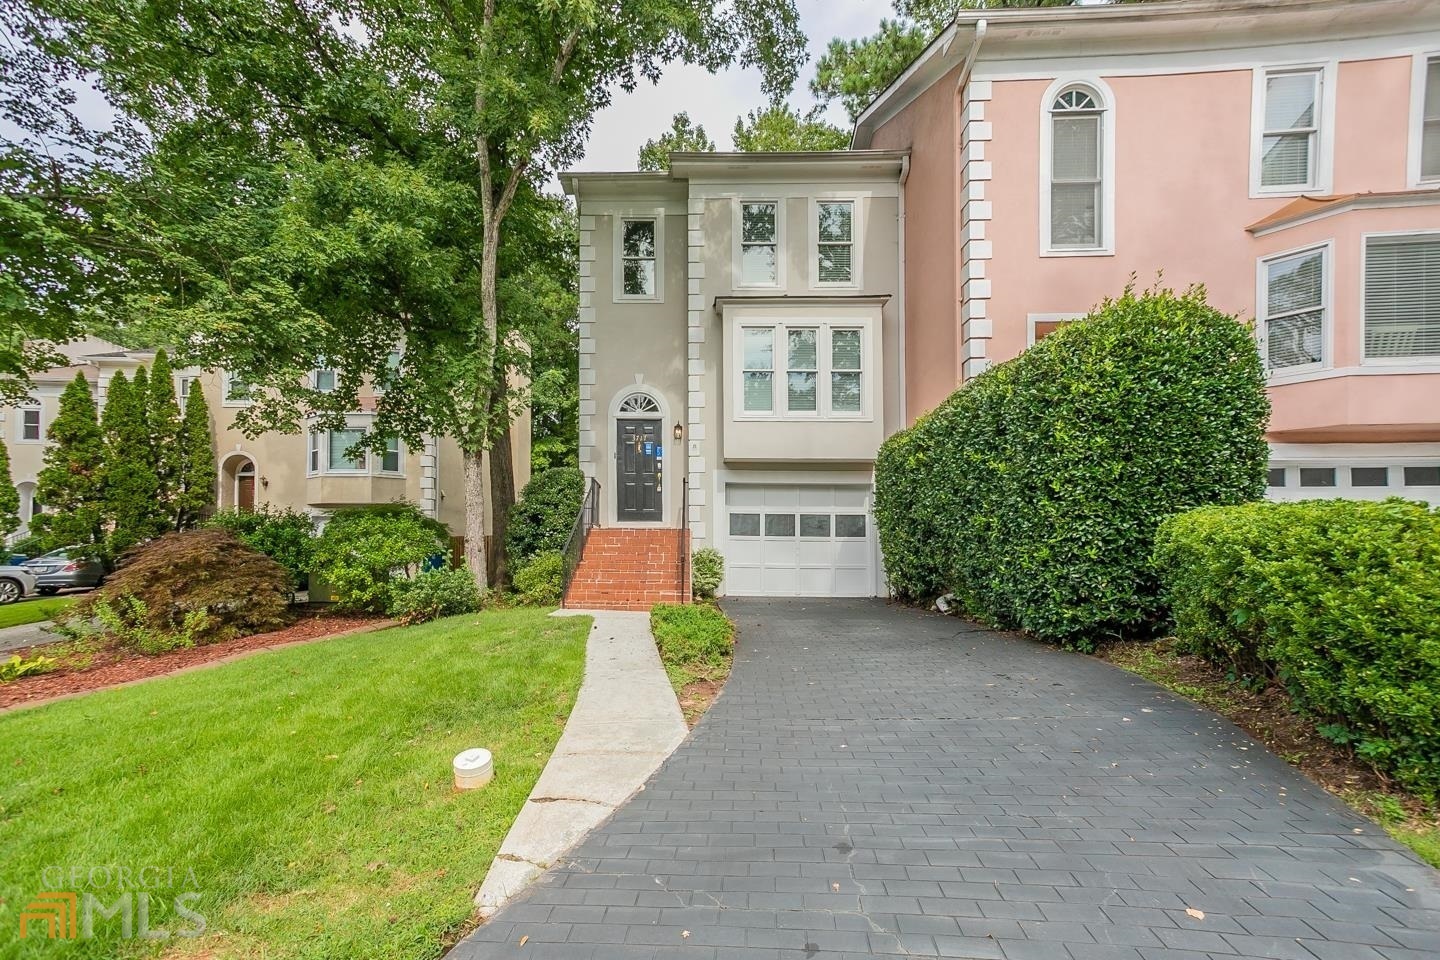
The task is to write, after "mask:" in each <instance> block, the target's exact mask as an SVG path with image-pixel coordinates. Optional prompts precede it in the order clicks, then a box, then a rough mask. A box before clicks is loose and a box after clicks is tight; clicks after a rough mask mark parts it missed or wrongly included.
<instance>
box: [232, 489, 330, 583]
mask: <svg viewBox="0 0 1440 960" xmlns="http://www.w3.org/2000/svg"><path fill="white" fill-rule="evenodd" d="M207 525H208V526H214V527H223V528H224V529H226V530H229V531H230V532H231V533H233V534H235V536H236V537H238V538H239V540H240V542H241V543H244V544H246V545H247V546H251V547H254V548H255V549H256V550H259V551H260V552H261V553H263V554H265V555H266V556H267V557H269V558H270V559H272V560H274V561H275V562H276V563H278V564H280V565H281V566H282V567H284V568H285V569H286V570H288V571H290V580H291V582H292V583H293V584H294V585H295V589H297V590H298V589H300V588H301V587H302V586H304V584H305V582H306V581H307V580H308V579H309V576H310V565H311V564H312V563H313V562H314V557H315V518H314V517H312V516H310V514H308V513H305V512H304V511H302V510H291V509H288V508H286V509H284V510H282V509H279V508H276V507H271V506H270V505H269V504H268V503H266V504H261V505H260V506H259V507H257V508H256V509H254V510H221V511H220V512H219V513H217V514H215V516H213V517H211V518H210V520H209V523H208V524H207Z"/></svg>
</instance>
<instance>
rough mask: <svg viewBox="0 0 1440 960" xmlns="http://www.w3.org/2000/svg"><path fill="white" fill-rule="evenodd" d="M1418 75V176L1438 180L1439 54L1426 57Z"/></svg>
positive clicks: (1439, 153) (1439, 171)
mask: <svg viewBox="0 0 1440 960" xmlns="http://www.w3.org/2000/svg"><path fill="white" fill-rule="evenodd" d="M1422 70H1423V72H1422V74H1421V77H1420V83H1421V90H1420V91H1419V92H1418V96H1419V97H1420V130H1419V132H1418V133H1419V138H1420V143H1419V151H1420V169H1419V171H1418V173H1419V178H1420V181H1421V182H1422V183H1434V182H1436V181H1440V55H1437V56H1433V57H1427V58H1426V59H1425V61H1424V63H1423V65H1422Z"/></svg>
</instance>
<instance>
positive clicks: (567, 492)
mask: <svg viewBox="0 0 1440 960" xmlns="http://www.w3.org/2000/svg"><path fill="white" fill-rule="evenodd" d="M584 498H585V475H584V474H582V473H581V472H580V471H579V470H578V469H576V468H574V467H555V468H554V469H551V470H546V471H545V472H544V473H539V474H536V475H535V476H533V477H531V478H530V482H529V483H527V484H525V489H524V490H522V491H521V492H520V502H519V503H517V504H516V505H515V509H514V510H512V511H511V512H510V527H509V529H508V530H506V532H505V551H506V555H507V556H508V557H509V559H510V567H511V569H514V570H519V569H520V568H521V567H523V566H525V564H526V563H527V562H529V560H530V558H531V557H533V556H535V555H536V554H537V553H539V552H541V551H542V550H564V549H565V541H567V540H568V539H569V538H570V531H571V529H572V528H573V527H574V526H575V518H576V517H577V516H579V514H580V504H581V502H582V501H583V500H584Z"/></svg>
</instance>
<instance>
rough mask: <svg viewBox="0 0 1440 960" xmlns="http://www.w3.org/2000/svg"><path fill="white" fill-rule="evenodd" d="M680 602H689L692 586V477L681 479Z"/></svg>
mask: <svg viewBox="0 0 1440 960" xmlns="http://www.w3.org/2000/svg"><path fill="white" fill-rule="evenodd" d="M679 553H680V558H679V562H680V571H679V573H680V602H681V603H689V602H690V600H691V597H692V593H693V591H692V589H691V586H690V478H689V477H685V478H684V479H683V480H681V481H680V551H679Z"/></svg>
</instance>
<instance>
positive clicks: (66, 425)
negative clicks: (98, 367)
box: [31, 373, 105, 555]
mask: <svg viewBox="0 0 1440 960" xmlns="http://www.w3.org/2000/svg"><path fill="white" fill-rule="evenodd" d="M47 436H48V437H49V439H50V446H49V447H47V448H46V450H45V466H43V467H42V468H41V469H40V473H39V475H38V476H37V478H36V485H35V496H36V498H37V499H38V500H39V501H40V502H41V503H43V504H45V505H46V507H48V508H49V509H48V510H47V511H46V512H45V513H42V514H40V515H39V516H38V517H36V518H35V519H34V521H33V522H32V523H31V526H32V527H33V528H34V529H35V531H36V533H38V534H40V537H41V540H42V542H43V544H44V547H45V549H46V550H53V549H56V548H58V547H79V548H81V549H82V550H84V551H85V552H89V553H93V554H96V555H99V554H101V553H102V552H103V545H104V543H105V523H104V515H103V514H102V512H101V503H102V494H103V492H104V478H105V439H104V437H103V436H102V435H101V433H100V423H99V420H98V419H97V416H96V411H95V398H94V397H93V396H91V394H90V382H89V381H88V380H86V379H85V375H84V374H83V373H77V374H75V379H74V380H72V381H70V384H69V386H67V387H66V388H65V391H64V392H63V393H61V394H60V409H59V412H58V413H57V414H56V415H55V421H54V422H53V423H51V424H50V429H49V431H48V432H47Z"/></svg>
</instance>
